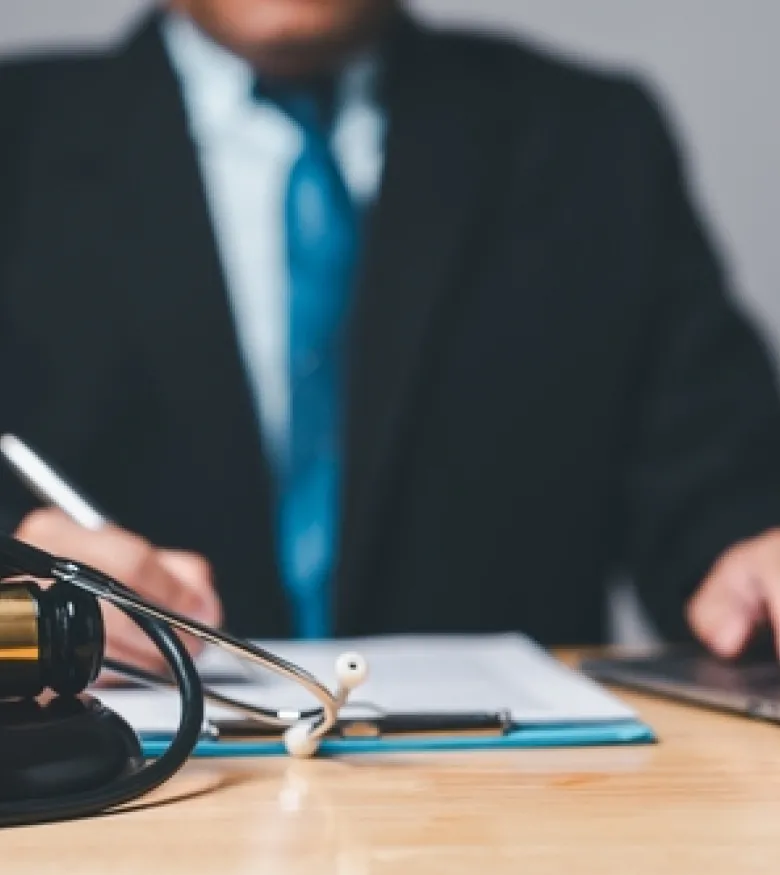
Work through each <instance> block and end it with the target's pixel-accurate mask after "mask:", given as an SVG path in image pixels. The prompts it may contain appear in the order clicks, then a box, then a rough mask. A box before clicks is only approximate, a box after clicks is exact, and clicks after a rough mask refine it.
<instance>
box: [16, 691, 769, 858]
mask: <svg viewBox="0 0 780 875" xmlns="http://www.w3.org/2000/svg"><path fill="white" fill-rule="evenodd" d="M627 698H629V699H630V700H631V701H632V702H633V703H635V704H636V705H637V707H638V708H639V711H640V712H641V714H642V715H643V716H644V717H645V719H647V720H648V721H649V722H650V723H651V724H652V725H653V726H654V727H655V729H656V731H657V732H658V734H659V735H660V737H661V743H660V744H658V745H654V746H646V747H638V748H609V749H608V748H604V749H581V750H558V751H518V752H511V753H473V754H468V755H414V756H403V757H392V758H389V757H388V758H386V759H380V758H371V759H369V758H362V757H361V758H352V759H350V760H349V761H343V762H337V761H311V762H295V761H291V760H286V759H278V760H261V761H243V762H242V761H233V762H223V763H218V762H214V761H211V762H207V761H199V762H193V763H191V764H190V765H189V766H187V768H186V769H185V770H184V772H183V773H182V774H181V775H180V776H179V777H178V778H177V779H176V780H175V781H174V782H173V783H172V784H171V786H170V787H169V788H168V790H167V791H166V792H165V793H164V794H161V795H158V796H157V797H156V801H157V802H158V803H160V802H161V801H162V804H156V805H154V806H146V807H144V808H142V809H140V810H136V811H132V812H130V813H121V814H117V815H110V816H108V817H104V818H100V819H98V820H92V821H84V822H78V823H71V824H59V825H54V826H46V827H36V828H33V829H22V830H13V831H6V832H0V872H1V873H2V875H47V873H55V872H56V873H65V872H68V873H71V872H72V873H74V875H125V873H127V875H156V873H158V872H159V873H164V875H178V873H187V875H199V873H210V875H237V873H242V875H276V873H284V875H298V873H306V875H330V873H333V875H336V873H338V875H368V873H371V875H395V873H399V875H417V873H421V875H435V873H439V872H442V873H448V875H459V873H479V875H487V873H490V875H499V873H511V875H525V873H533V875H545V873H558V872H565V873H575V872H577V873H594V875H612V873H615V875H644V873H648V875H650V873H652V875H662V873H667V872H669V873H677V872H681V873H682V872H684V873H706V875H721V873H723V875H746V873H752V872H766V873H773V875H776V873H778V872H780V727H779V728H775V727H772V726H769V725H765V724H761V723H754V722H750V721H747V720H742V719H739V718H732V717H727V716H721V715H714V714H710V713H706V712H704V711H698V710H692V709H687V708H685V707H683V706H677V705H673V704H670V703H665V702H659V701H654V700H652V699H649V698H642V697H639V696H627ZM188 794H194V795H191V796H190V798H185V799H184V800H183V801H177V802H175V803H173V802H170V803H168V802H166V800H168V799H170V797H171V796H185V797H186V796H187V795H188Z"/></svg>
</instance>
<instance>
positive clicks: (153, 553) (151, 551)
mask: <svg viewBox="0 0 780 875" xmlns="http://www.w3.org/2000/svg"><path fill="white" fill-rule="evenodd" d="M16 535H17V537H18V538H20V540H23V541H26V542H27V543H29V544H32V545H33V546H37V547H41V548H42V549H44V550H48V551H49V552H51V553H54V554H56V555H59V556H64V557H68V558H71V559H74V560H75V561H79V562H84V563H86V564H88V565H92V566H94V567H95V568H99V569H100V570H101V571H103V572H104V573H106V574H108V575H110V576H111V577H114V578H116V579H117V580H119V581H120V582H121V583H123V584H125V585H126V586H128V587H130V589H132V590H134V591H135V592H136V593H138V594H139V595H140V596H141V597H143V598H145V599H147V600H149V601H151V602H154V603H156V604H158V605H159V606H161V607H163V608H166V609H167V610H170V611H173V612H175V613H178V614H182V615H184V616H186V617H190V618H192V619H196V620H199V621H200V622H202V623H206V624H208V625H218V624H219V623H220V622H221V605H220V602H219V599H218V597H217V594H216V590H215V588H214V584H213V581H212V574H211V568H210V566H209V564H208V562H206V561H205V560H204V559H203V558H202V557H200V556H197V555H196V554H193V553H187V552H184V551H180V550H160V549H156V548H155V547H154V546H152V545H151V544H150V543H149V542H148V541H146V540H145V539H143V538H141V537H139V536H137V535H134V534H132V533H130V532H126V531H124V530H122V529H120V528H118V527H116V526H105V527H104V528H102V529H101V530H100V531H97V532H94V531H89V530H86V529H84V528H82V527H81V526H79V525H78V524H76V523H74V522H73V521H72V520H70V519H69V518H68V517H67V516H66V515H65V514H63V513H61V512H60V511H57V510H53V509H45V510H40V511H36V512H34V513H32V514H30V515H29V516H28V517H26V518H25V520H24V521H23V522H22V523H21V525H20V526H19V528H18V530H17V532H16ZM102 607H103V615H104V618H105V624H106V641H107V653H108V655H109V656H111V657H112V658H114V659H120V658H121V659H122V660H123V661H127V662H131V663H133V664H135V665H139V666H142V667H144V668H150V669H154V670H159V669H160V668H161V667H162V662H161V657H160V655H159V653H158V652H157V650H156V648H155V647H154V645H153V644H152V642H151V641H150V640H149V639H148V638H147V637H146V636H145V635H144V633H143V632H141V630H140V629H139V628H138V627H137V626H136V625H135V623H134V622H133V621H132V620H131V619H129V618H128V617H127V616H126V615H125V614H123V613H122V612H121V611H119V610H118V609H117V608H114V607H113V606H110V605H107V604H105V603H103V604H102ZM183 638H184V642H185V644H186V645H187V647H188V649H189V650H190V652H191V653H193V654H194V653H197V652H199V651H200V649H201V644H200V642H198V641H196V640H195V639H193V638H191V637H187V636H183Z"/></svg>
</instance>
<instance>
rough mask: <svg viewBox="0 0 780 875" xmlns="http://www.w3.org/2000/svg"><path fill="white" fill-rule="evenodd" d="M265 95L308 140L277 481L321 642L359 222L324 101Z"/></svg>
mask: <svg viewBox="0 0 780 875" xmlns="http://www.w3.org/2000/svg"><path fill="white" fill-rule="evenodd" d="M259 88H260V89H262V86H259ZM259 94H260V96H265V97H267V98H268V99H270V100H272V101H273V102H274V103H276V104H277V105H278V106H279V107H280V108H281V109H282V110H283V111H285V112H286V113H287V114H288V115H289V116H290V117H291V118H292V119H294V121H295V122H296V123H297V124H298V125H299V127H300V129H301V131H302V133H303V146H302V150H301V153H300V155H299V156H298V158H297V160H296V161H295V164H294V165H293V167H292V170H291V172H290V177H289V180H288V185H287V193H286V198H285V206H284V224H285V234H286V247H287V259H288V270H289V311H288V315H289V358H288V368H289V371H288V373H289V388H290V409H289V427H288V428H289V430H288V444H287V451H288V452H287V457H286V458H285V459H284V460H283V462H282V467H281V470H280V471H279V476H278V482H279V490H278V501H279V505H278V521H279V526H278V551H279V558H280V564H281V571H282V577H283V582H284V584H285V587H286V589H287V592H288V595H289V598H290V602H291V605H292V608H293V617H294V622H295V632H296V634H297V635H298V636H299V637H302V638H324V637H328V636H329V635H331V634H332V632H333V629H332V625H333V624H332V616H331V615H332V611H331V595H332V594H331V591H330V586H329V584H330V579H331V572H332V568H333V564H334V557H335V552H336V549H337V536H338V519H339V490H340V484H341V476H340V473H341V472H340V461H341V460H340V456H341V420H342V408H343V400H342V394H343V391H342V383H343V379H342V361H343V356H344V333H345V324H346V322H347V314H348V307H349V303H350V300H351V291H352V286H353V280H354V276H353V274H354V270H355V266H356V262H357V257H358V245H359V243H358V226H359V222H358V215H357V209H356V207H355V205H354V204H353V202H352V199H351V197H350V194H349V192H348V191H347V188H346V186H345V184H344V180H343V178H342V175H341V173H340V170H339V168H338V166H337V164H336V161H335V159H334V157H333V155H332V152H331V149H330V145H329V142H328V128H329V124H328V115H329V113H328V112H327V109H326V104H325V102H324V101H323V100H322V99H321V98H322V95H317V94H316V93H312V92H311V91H309V92H283V93H279V91H278V90H277V91H275V92H273V93H269V92H267V91H266V92H263V91H262V90H260V92H259Z"/></svg>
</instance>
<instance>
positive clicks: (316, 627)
mask: <svg viewBox="0 0 780 875" xmlns="http://www.w3.org/2000/svg"><path fill="white" fill-rule="evenodd" d="M0 107H2V112H0V189H1V190H2V197H0V307H1V308H2V332H3V347H2V355H3V356H4V357H5V360H4V362H3V364H4V367H5V370H4V373H6V374H12V375H13V380H12V385H9V387H8V388H7V391H6V396H7V397H6V399H5V403H4V405H3V410H2V426H3V429H4V430H5V429H7V430H11V431H15V432H16V433H18V434H19V435H20V436H21V437H23V438H24V439H26V440H28V441H29V442H30V443H31V444H32V445H33V446H34V447H35V448H37V449H39V450H40V451H41V452H42V453H43V455H45V456H47V457H49V458H50V459H52V460H53V461H54V462H55V464H57V465H58V466H59V467H61V468H62V469H63V470H64V471H65V472H66V473H67V474H68V475H69V476H70V477H71V478H72V479H73V480H75V481H76V482H77V483H78V484H79V485H80V486H82V487H83V488H84V489H85V491H86V492H87V493H88V494H90V495H92V496H93V497H94V498H95V499H96V500H97V501H98V503H99V504H100V505H102V506H103V507H105V508H106V509H107V510H108V511H109V513H110V514H111V515H112V518H113V519H116V520H118V521H120V524H118V525H116V526H111V527H109V528H107V529H106V530H104V531H101V532H98V533H92V532H85V531H82V530H81V529H79V528H78V527H77V526H75V525H74V524H72V523H71V522H69V521H68V520H67V519H65V518H64V517H63V516H62V515H61V514H59V513H57V512H56V511H53V510H50V509H36V508H35V507H34V506H33V505H32V503H31V502H30V501H29V499H27V498H26V496H24V495H23V494H22V492H21V490H19V489H18V488H17V487H16V485H15V484H13V483H12V482H11V480H10V478H5V479H4V480H3V484H2V485H3V488H2V495H3V496H4V498H3V501H2V502H1V503H0V504H2V512H3V524H4V526H5V527H6V529H7V530H9V531H15V532H16V533H17V534H18V535H19V537H21V538H23V539H25V540H28V541H30V542H32V543H36V544H39V545H41V546H43V547H45V548H46V549H49V550H51V551H53V552H56V553H61V554H63V555H69V556H72V557H74V558H79V559H82V560H84V561H87V562H90V563H92V564H94V565H97V566H99V567H101V568H103V569H105V570H106V571H107V572H109V573H111V574H114V575H115V576H117V577H119V578H121V579H122V580H124V581H125V582H126V583H128V584H129V585H131V586H133V587H135V588H136V589H138V590H139V591H140V592H142V593H143V594H144V595H146V596H148V597H149V598H152V599H155V600H158V601H160V602H163V603H165V604H166V605H167V606H169V607H171V608H173V609H175V610H177V611H180V612H182V613H185V614H191V615H193V616H196V617H198V618H199V619H201V620H204V621H206V622H224V623H225V624H226V625H227V626H228V627H229V628H231V629H232V630H233V631H235V632H237V633H239V634H244V635H256V636H263V637H269V636H282V635H285V636H286V635H300V636H305V637H317V636H328V635H340V634H363V633H374V632H392V631H415V630H425V631H493V630H500V629H506V628H519V629H522V630H524V631H526V632H528V633H529V634H531V635H533V636H534V637H536V638H538V639H539V640H541V641H542V642H543V643H559V642H566V643H589V642H596V641H599V640H602V639H603V636H604V622H603V608H602V603H603V593H604V587H605V584H606V581H607V580H608V578H609V576H610V574H612V573H613V572H615V571H616V570H624V571H627V572H628V573H630V574H631V575H632V577H633V578H634V579H635V580H636V582H637V585H638V587H639V590H640V593H641V595H642V597H643V599H644V601H645V603H646V604H647V606H648V608H649V609H650V611H651V614H652V616H653V617H654V619H655V620H656V621H657V623H658V624H659V627H660V629H661V631H662V632H663V633H664V634H666V635H668V636H670V637H673V638H674V637H679V636H682V635H684V634H686V633H687V629H686V621H687V625H688V626H689V627H690V628H691V629H692V630H693V632H694V633H695V634H697V635H698V636H699V637H700V638H701V639H702V640H703V641H704V642H705V643H706V644H708V645H709V646H711V647H712V648H713V649H714V650H716V651H717V652H719V653H722V654H724V655H730V654H734V653H736V652H738V651H739V650H740V649H741V648H742V647H743V646H744V645H745V643H746V641H747V640H748V639H749V637H750V635H751V633H752V632H753V631H754V630H755V629H756V628H758V627H759V626H760V625H762V624H763V623H764V622H767V621H768V622H769V623H770V624H771V625H772V626H773V627H774V628H775V629H779V628H780V529H778V527H780V455H779V454H780V406H779V405H778V399H777V396H776V391H775V387H774V382H773V378H772V374H771V369H770V367H769V364H768V361H767V357H766V355H765V353H764V351H763V349H762V346H761V343H760V341H759V339H758V338H757V337H756V336H755V334H754V333H753V331H752V330H751V328H750V327H749V326H748V325H747V324H746V322H745V320H744V319H743V317H742V316H741V314H740V313H739V312H738V310H737V309H736V307H735V306H734V305H733V303H732V302H731V301H730V300H729V297H728V294H727V290H726V289H725V288H724V284H723V280H722V277H721V273H720V271H719V268H718V265H717V263H716V260H715V258H714V255H713V253H712V251H711V248H710V246H709V244H708V242H707V240H706V237H705V234H704V233H703V231H702V228H701V224H700V222H699V221H698V219H697V217H696V215H695V214H694V211H693V209H692V207H691V205H690V203H689V199H688V197H687V193H686V189H685V184H684V179H683V176H682V173H681V170H680V167H679V161H678V158H677V155H676V152H675V149H674V147H673V145H672V143H671V142H670V138H669V136H668V134H667V132H666V130H665V127H664V125H663V122H662V120H661V119H660V116H659V114H658V112H657V111H656V109H655V108H654V106H653V104H652V102H651V101H650V100H649V99H648V98H647V96H646V95H645V93H644V92H643V90H642V89H641V88H640V87H639V86H638V85H637V84H635V83H634V82H632V81H631V80H629V79H626V78H622V77H618V76H609V75H606V74H597V73H594V72H590V71H586V70H582V69H578V68H576V67H574V66H572V65H568V64H565V63H563V62H559V61H556V60H554V59H550V58H548V57H545V56H543V55H542V54H541V53H538V52H536V51H534V50H531V49H529V48H526V47H522V46H516V45H512V44H510V43H502V42H499V41H497V40H490V39H486V38H478V37H472V36H467V35H463V34H448V33H437V32H434V31H430V30H427V29H425V28H423V27H421V26H419V25H417V24H416V23H414V22H413V21H412V20H411V19H409V18H408V17H407V16H406V15H405V14H404V13H403V12H402V11H401V10H400V9H398V8H397V6H396V4H395V3H393V2H391V0H316V2H314V0H175V2H172V3H170V4H169V5H168V6H167V7H165V8H164V9H162V10H161V11H160V13H159V14H156V15H155V16H153V17H152V18H151V19H150V20H149V21H148V22H146V23H145V24H144V26H143V27H142V28H141V29H140V30H139V32H138V33H136V34H135V35H134V36H132V37H131V39H130V40H129V41H128V42H127V43H126V44H125V45H122V46H120V47H119V48H117V49H116V50H114V51H111V52H107V53H96V54H93V55H85V56H83V57H78V56H75V57H73V56H72V57H66V58H52V59H49V60H37V61H32V62H19V63H14V64H10V65H8V66H7V67H6V68H5V69H3V70H1V71H0ZM135 533H137V534H135ZM107 625H108V635H109V650H110V651H111V652H112V654H113V655H115V656H119V657H123V658H128V659H132V660H135V661H139V662H142V663H144V664H150V663H151V662H152V661H153V659H154V656H153V654H151V653H150V652H149V650H148V649H147V646H146V644H145V642H144V641H143V639H142V638H140V636H138V635H137V634H136V633H135V631H134V630H133V629H132V628H131V626H130V624H129V623H125V622H124V620H123V619H122V618H121V617H119V616H118V615H116V614H115V613H114V612H112V611H111V610H107Z"/></svg>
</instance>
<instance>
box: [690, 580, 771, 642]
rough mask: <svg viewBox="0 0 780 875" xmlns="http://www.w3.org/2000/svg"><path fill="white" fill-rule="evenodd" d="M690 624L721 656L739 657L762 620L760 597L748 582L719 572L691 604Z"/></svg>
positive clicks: (705, 584)
mask: <svg viewBox="0 0 780 875" xmlns="http://www.w3.org/2000/svg"><path fill="white" fill-rule="evenodd" d="M687 613H688V622H689V623H690V626H691V628H692V629H693V631H694V633H695V634H696V635H697V636H698V637H699V638H700V640H701V641H702V642H703V643H704V644H705V645H706V646H708V647H709V648H710V649H711V650H713V651H714V652H715V653H717V654H718V655H719V656H722V657H725V658H730V657H733V656H736V655H737V654H738V653H739V652H740V651H741V650H742V649H743V648H744V647H745V645H746V643H747V642H748V639H749V638H750V636H751V634H752V632H753V630H754V629H755V627H756V626H757V624H758V623H759V622H760V621H761V618H762V605H761V600H760V597H759V596H758V594H757V593H755V592H754V590H753V587H752V584H751V583H750V581H749V580H744V581H740V580H738V579H735V578H734V577H731V576H730V575H729V573H728V571H727V570H726V569H724V570H722V571H721V570H716V571H715V572H714V573H713V574H712V575H711V576H710V577H709V578H708V579H707V580H706V581H705V582H704V584H702V586H701V588H700V589H699V591H698V592H697V593H696V595H695V596H694V597H693V599H692V600H691V602H690V603H689V605H688V610H687Z"/></svg>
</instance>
